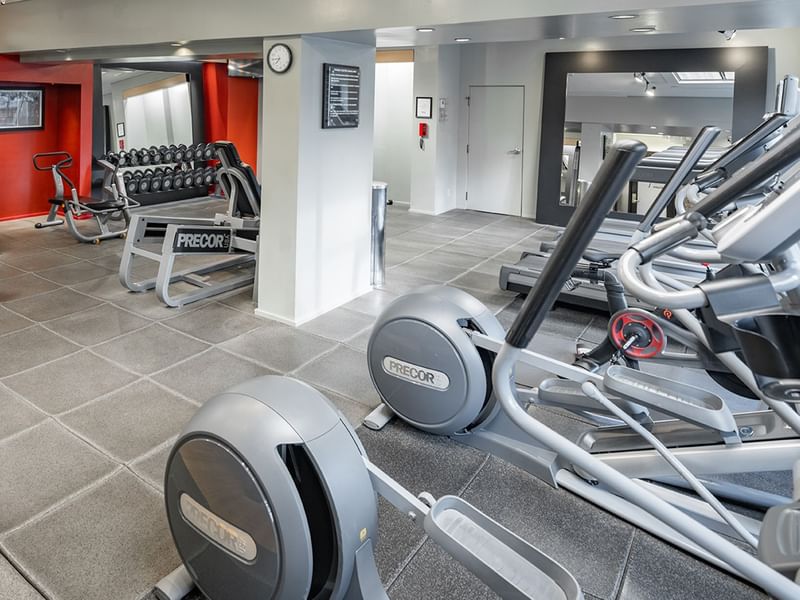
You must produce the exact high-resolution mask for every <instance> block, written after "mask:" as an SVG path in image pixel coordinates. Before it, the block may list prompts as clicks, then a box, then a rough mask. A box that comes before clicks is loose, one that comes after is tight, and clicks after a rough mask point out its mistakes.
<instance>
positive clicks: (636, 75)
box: [633, 72, 646, 83]
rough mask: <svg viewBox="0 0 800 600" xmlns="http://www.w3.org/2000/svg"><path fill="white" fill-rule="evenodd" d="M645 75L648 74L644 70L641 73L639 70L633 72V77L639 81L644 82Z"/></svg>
mask: <svg viewBox="0 0 800 600" xmlns="http://www.w3.org/2000/svg"><path fill="white" fill-rule="evenodd" d="M645 76H646V73H644V72H642V73H639V72H637V73H634V74H633V78H634V79H635V80H636V81H637V82H638V83H644V80H645Z"/></svg>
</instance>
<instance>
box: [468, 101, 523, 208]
mask: <svg viewBox="0 0 800 600" xmlns="http://www.w3.org/2000/svg"><path fill="white" fill-rule="evenodd" d="M524 102H525V91H524V88H523V87H522V86H471V87H470V88H469V146H468V152H469V156H468V160H467V163H468V166H467V169H468V170H467V208H469V209H471V210H482V211H484V212H491V213H500V214H504V215H516V216H520V215H522V160H523V148H522V126H523V117H522V114H523V107H524Z"/></svg>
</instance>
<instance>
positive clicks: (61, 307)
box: [6, 288, 100, 321]
mask: <svg viewBox="0 0 800 600" xmlns="http://www.w3.org/2000/svg"><path fill="white" fill-rule="evenodd" d="M98 304H100V300H98V299H97V298H92V297H91V296H86V295H84V294H79V293H78V292H73V291H72V290H71V289H69V288H60V289H58V290H56V291H54V292H48V293H46V294H39V295H38V296H34V297H32V298H24V299H21V300H15V301H13V302H9V303H8V304H6V306H7V307H8V308H10V309H11V310H13V311H15V312H18V313H20V314H21V315H23V316H25V317H27V318H29V319H32V320H34V321H49V320H51V319H57V318H59V317H63V316H64V315H70V314H72V313H75V312H78V311H81V310H85V309H87V308H91V307H92V306H97V305H98Z"/></svg>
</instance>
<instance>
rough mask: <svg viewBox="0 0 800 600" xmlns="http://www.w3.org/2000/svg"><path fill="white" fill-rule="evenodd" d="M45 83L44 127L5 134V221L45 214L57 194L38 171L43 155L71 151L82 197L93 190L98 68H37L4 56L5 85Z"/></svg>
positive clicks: (0, 161) (1, 175)
mask: <svg viewBox="0 0 800 600" xmlns="http://www.w3.org/2000/svg"><path fill="white" fill-rule="evenodd" d="M3 84H11V85H14V84H16V85H32V86H35V85H39V86H42V87H43V88H44V90H45V111H44V129H40V130H30V131H0V220H2V219H9V218H15V217H22V216H30V215H37V214H43V213H45V212H47V210H48V208H49V205H48V203H47V199H48V198H50V197H51V196H52V195H53V180H52V177H51V175H50V174H49V173H47V172H38V171H35V170H34V168H33V164H32V161H31V159H32V157H33V155H34V154H35V153H37V152H52V151H56V150H66V151H67V152H70V153H71V154H72V156H73V158H74V161H75V162H74V165H73V167H72V168H71V169H69V170H68V171H67V175H68V176H69V177H71V178H73V180H74V181H76V182H77V185H78V190H79V192H80V193H81V194H82V195H88V194H89V192H90V190H91V168H92V91H93V68H92V65H87V64H61V65H33V64H30V65H29V64H23V63H20V62H19V60H18V58H17V57H14V56H0V86H1V85H3Z"/></svg>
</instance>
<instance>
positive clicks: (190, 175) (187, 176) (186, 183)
mask: <svg viewBox="0 0 800 600" xmlns="http://www.w3.org/2000/svg"><path fill="white" fill-rule="evenodd" d="M183 187H185V188H190V187H194V172H193V171H184V173H183Z"/></svg>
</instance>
